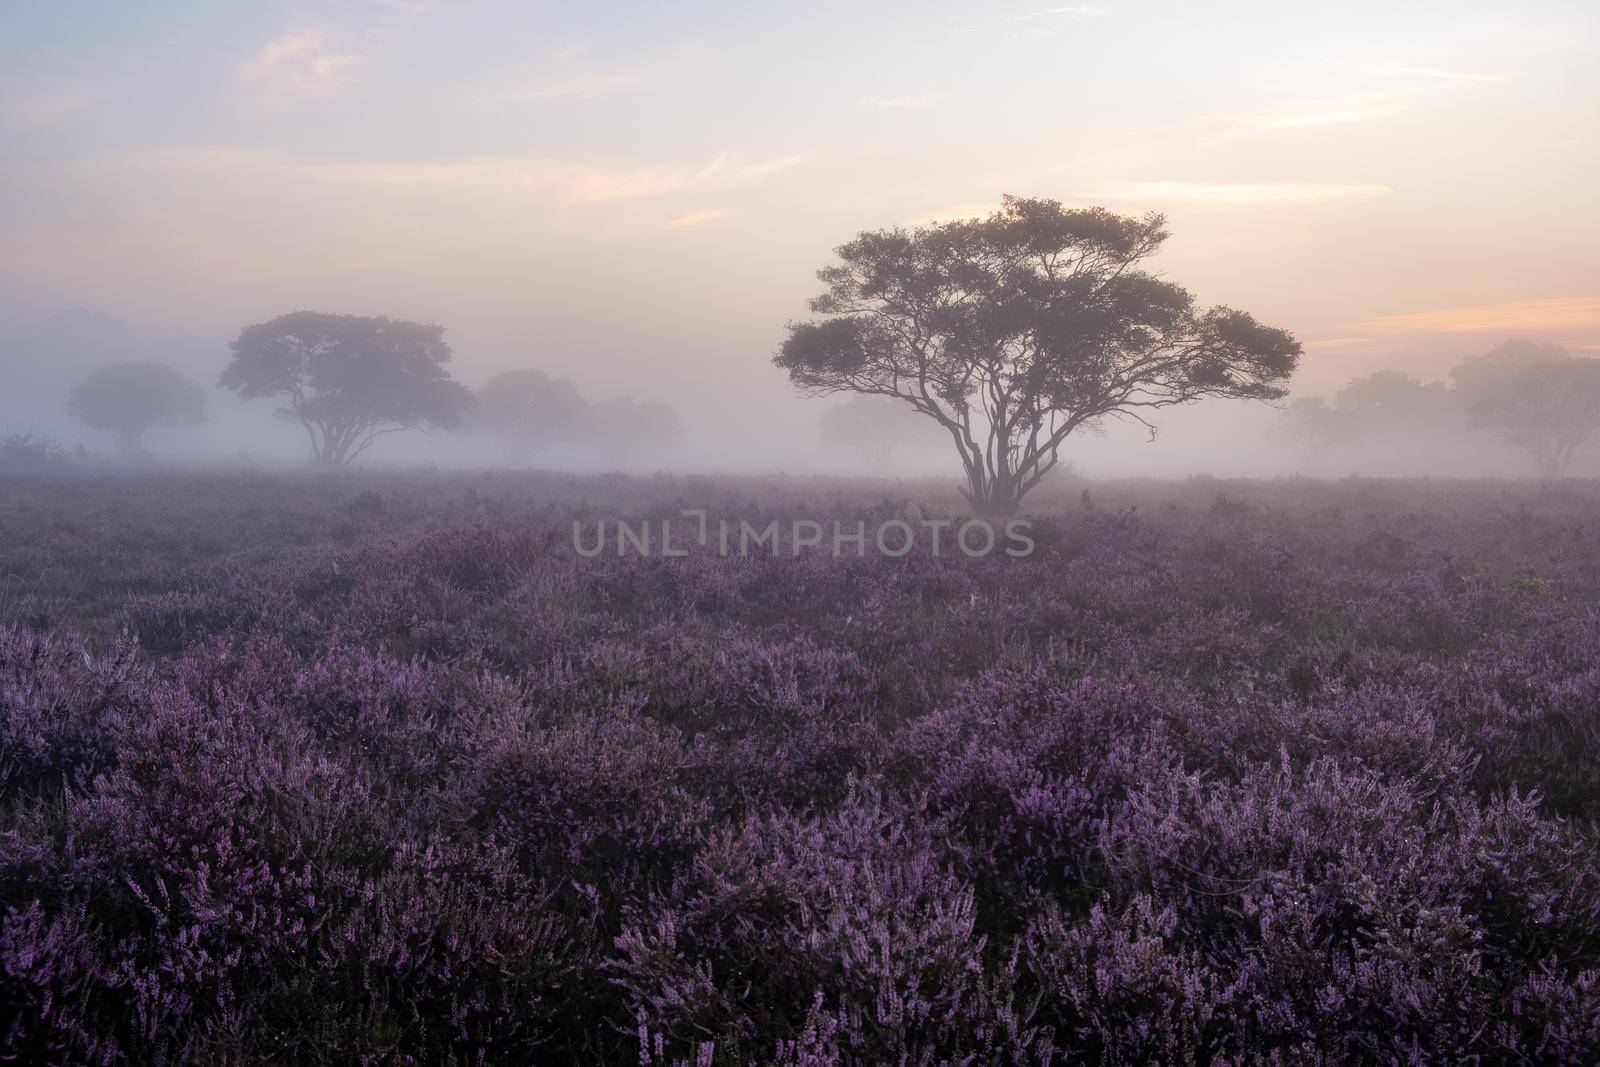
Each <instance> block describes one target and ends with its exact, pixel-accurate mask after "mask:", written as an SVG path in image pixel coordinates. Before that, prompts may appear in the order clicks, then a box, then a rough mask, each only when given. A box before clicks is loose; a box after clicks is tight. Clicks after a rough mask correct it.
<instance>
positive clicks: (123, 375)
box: [67, 363, 206, 456]
mask: <svg viewBox="0 0 1600 1067" xmlns="http://www.w3.org/2000/svg"><path fill="white" fill-rule="evenodd" d="M205 401H206V396H205V391H204V390H203V389H201V388H200V386H198V385H196V384H195V383H194V382H191V381H189V380H188V379H187V378H185V377H184V376H183V375H181V374H179V373H178V372H177V371H175V370H173V369H172V368H171V367H168V366H166V365H165V364H162V363H114V364H112V365H111V366H109V367H101V368H100V369H98V370H95V371H92V372H91V373H90V374H89V375H88V377H86V378H84V379H83V381H81V382H79V383H78V384H77V385H76V386H74V387H73V389H72V392H71V393H70V394H68V396H67V413H68V414H69V415H72V416H73V417H74V418H76V419H78V420H80V421H81V422H82V423H83V424H84V425H85V426H88V427H90V428H91V429H95V430H101V431H103V432H105V433H109V434H111V435H112V437H113V438H115V440H116V442H117V449H118V451H120V452H121V453H122V454H123V455H124V456H137V455H140V454H142V453H143V452H144V436H145V434H146V433H147V432H149V431H150V430H151V429H153V428H155V427H157V426H182V425H193V424H196V423H200V422H203V421H205Z"/></svg>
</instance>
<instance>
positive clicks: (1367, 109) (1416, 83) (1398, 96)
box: [1217, 64, 1505, 134]
mask: <svg viewBox="0 0 1600 1067" xmlns="http://www.w3.org/2000/svg"><path fill="white" fill-rule="evenodd" d="M1344 74H1345V77H1346V79H1347V80H1354V81H1357V82H1365V83H1367V86H1366V87H1365V88H1361V89H1357V90H1354V91H1351V92H1347V93H1341V94H1337V95H1333V96H1321V97H1295V98H1290V99H1286V100H1281V101H1277V102H1274V103H1272V104H1269V105H1268V106H1267V107H1265V108H1262V109H1260V110H1258V111H1253V112H1249V113H1246V114H1235V115H1220V116H1217V118H1218V119H1219V120H1220V121H1222V122H1223V123H1226V124H1228V125H1229V126H1232V127H1233V132H1234V133H1235V134H1238V133H1248V132H1254V131H1264V130H1292V129H1300V128H1304V127H1311V126H1330V125H1336V124H1340V123H1353V122H1367V121H1370V120H1372V119H1380V118H1387V117H1389V116H1391V115H1398V114H1400V113H1401V112H1403V111H1407V110H1410V109H1411V108H1412V107H1414V106H1416V104H1417V103H1418V102H1419V101H1420V100H1422V99H1423V98H1425V97H1429V96H1432V95H1434V94H1437V93H1441V92H1447V91H1450V90H1454V89H1460V88H1464V87H1466V86H1469V85H1481V84H1487V83H1493V82H1500V81H1504V80H1505V79H1504V78H1503V77H1501V76H1500V75H1498V74H1478V73H1466V72H1462V71H1454V70H1444V69H1442V68H1439V67H1428V66H1414V65H1405V64H1360V65H1355V66H1353V67H1347V69H1346V70H1345V71H1344Z"/></svg>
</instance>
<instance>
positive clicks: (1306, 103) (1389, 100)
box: [1224, 93, 1411, 130]
mask: <svg viewBox="0 0 1600 1067" xmlns="http://www.w3.org/2000/svg"><path fill="white" fill-rule="evenodd" d="M1410 103H1411V102H1410V100H1408V99H1406V98H1404V97H1401V96H1397V95H1395V94H1394V93H1350V94H1348V95H1346V96H1342V97H1338V98H1336V99H1332V100H1286V101H1282V102H1280V103H1277V104H1273V105H1272V106H1271V107H1269V108H1267V109H1265V110H1263V111H1258V112H1255V113H1253V114H1249V115H1227V116H1224V119H1225V121H1227V122H1230V123H1233V124H1234V125H1236V126H1237V127H1239V128H1240V129H1247V130H1292V129H1298V128H1300V127H1303V126H1331V125H1333V124H1335V123H1343V122H1366V121H1367V120H1368V119H1378V118H1384V117H1386V116H1389V115H1398V114H1399V113H1400V112H1402V111H1404V110H1405V109H1406V108H1407V107H1409V106H1410Z"/></svg>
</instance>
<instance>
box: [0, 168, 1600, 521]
mask: <svg viewBox="0 0 1600 1067" xmlns="http://www.w3.org/2000/svg"><path fill="white" fill-rule="evenodd" d="M1167 236H1168V231H1167V228H1166V223H1165V220H1164V218H1163V217H1162V216H1160V215H1158V214H1153V213H1152V214H1148V215H1144V216H1141V217H1132V216H1124V215H1118V214H1115V213H1112V212H1110V211H1106V210H1104V209H1101V208H1087V209H1069V208H1065V207H1063V206H1062V205H1061V204H1059V203H1057V202H1055V201H1052V200H1043V199H1022V198H1016V197H1006V198H1005V199H1004V201H1003V202H1002V205H1001V208H1000V209H999V210H998V211H996V212H994V213H992V214H991V215H989V216H988V217H987V218H984V219H965V220H958V221H953V222H945V223H940V224H936V225H931V226H926V227H922V228H918V229H914V230H909V231H908V230H905V229H900V228H894V229H888V230H878V231H872V232H866V233H861V234H859V235H857V236H856V237H855V238H854V239H853V240H851V241H849V242H847V243H845V244H843V245H841V246H839V247H838V248H837V249H836V250H835V253H836V256H837V261H836V262H835V263H833V264H831V265H829V266H826V267H824V268H822V269H821V270H819V271H818V272H817V275H818V278H819V279H820V280H821V281H822V282H823V285H824V291H823V292H822V293H821V295H819V296H817V297H816V298H815V299H813V300H812V301H811V302H810V305H809V306H810V308H811V310H812V311H813V312H814V313H816V315H817V316H818V317H817V318H816V319H815V320H812V321H807V322H798V323H790V324H788V327H787V332H788V336H787V337H786V338H785V340H784V341H783V343H782V344H781V346H780V347H779V349H778V351H777V353H776V354H775V355H774V356H773V359H772V362H773V363H774V364H775V365H776V366H777V368H779V369H780V370H783V371H784V372H786V373H787V375H788V377H789V379H790V380H791V382H792V383H793V384H794V386H795V387H796V388H797V389H798V391H799V392H800V393H801V394H802V395H805V396H812V397H821V396H831V395H833V394H842V395H845V396H847V397H850V398H852V399H850V400H848V401H847V402H846V403H844V404H841V405H838V406H835V407H832V408H830V409H828V410H827V411H825V412H824V413H823V414H822V416H821V418H820V420H819V428H820V431H821V439H822V441H823V442H824V443H825V444H828V445H833V446H840V447H844V448H849V449H852V450H854V451H856V452H857V453H858V454H859V455H860V456H861V458H862V459H863V460H864V461H865V463H866V465H867V466H868V467H869V468H870V469H872V470H874V471H875V472H878V473H884V472H886V471H888V470H889V469H890V468H891V467H892V464H893V460H894V457H895V454H896V452H897V451H904V450H906V449H928V448H934V447H937V448H941V449H945V450H948V449H950V448H952V447H953V448H954V450H955V452H956V455H957V457H958V459H959V462H960V469H961V472H962V475H963V484H962V492H963V494H964V496H965V498H966V500H967V502H968V504H969V506H970V507H971V508H972V510H973V511H975V512H979V513H984V514H990V515H1007V514H1010V513H1013V512H1015V511H1017V510H1018V509H1019V508H1020V507H1021V505H1022V502H1023V499H1024V498H1025V497H1026V496H1027V494H1028V493H1029V492H1030V491H1032V490H1033V489H1034V488H1035V487H1037V486H1038V485H1039V484H1040V483H1041V482H1042V481H1043V480H1044V479H1045V478H1046V477H1048V476H1049V475H1050V474H1051V472H1052V471H1059V470H1063V469H1065V468H1064V467H1063V466H1062V450H1063V447H1064V446H1065V445H1066V444H1067V442H1068V440H1069V439H1070V438H1071V437H1072V435H1074V434H1081V433H1083V432H1093V431H1097V430H1099V429H1101V428H1103V427H1104V426H1106V425H1108V424H1110V423H1113V422H1119V421H1120V422H1127V423H1132V424H1134V425H1136V426H1139V427H1143V428H1145V429H1148V430H1149V432H1150V433H1151V435H1152V436H1153V435H1154V433H1155V430H1156V425H1155V422H1154V418H1155V415H1156V413H1157V412H1158V411H1159V410H1160V409H1163V408H1166V407H1171V406H1175V405H1181V404H1188V403H1191V402H1194V401H1197V400H1201V399H1207V398H1220V399H1235V400H1257V401H1268V402H1272V401H1278V400H1281V399H1282V398H1283V397H1285V396H1286V395H1287V392H1288V390H1287V389H1286V383H1287V381H1288V380H1289V378H1290V377H1291V376H1292V374H1293V373H1294V371H1295V370H1296V369H1297V367H1298V365H1299V361H1300V357H1301V352H1302V349H1301V344H1300V342H1299V341H1298V340H1296V339H1295V337H1294V335H1293V334H1292V333H1290V332H1289V331H1287V330H1282V329H1278V328H1275V327H1271V326H1267V325H1264V324H1262V323H1260V322H1258V321H1257V320H1256V319H1254V318H1253V317H1252V316H1251V315H1249V314H1248V313H1247V312H1243V311H1239V310H1237V309H1234V308H1231V307H1226V306H1218V307H1212V308H1209V309H1207V308H1203V307H1201V306H1199V305H1198V304H1197V303H1196V302H1195V300H1194V298H1193V297H1192V296H1191V295H1190V294H1189V293H1188V291H1187V290H1185V289H1183V288H1182V287H1180V286H1178V285H1176V284H1174V283H1172V282H1170V281H1168V280H1166V279H1165V278H1162V277H1158V276H1157V275H1156V274H1154V273H1151V272H1150V271H1149V270H1147V269H1145V264H1146V261H1147V260H1148V259H1149V258H1150V257H1151V256H1153V255H1154V254H1155V253H1156V252H1157V251H1158V250H1159V249H1160V248H1161V246H1162V245H1163V243H1164V242H1165V241H1166V239H1167ZM444 333H445V331H444V328H443V327H442V326H439V325H435V324H428V323H418V322H408V321H404V320H400V319H396V318H389V317H364V316H355V315H337V314H328V313H323V312H314V311H298V312H293V313H290V314H287V315H282V316H279V317H278V318H275V319H272V320H270V321H267V322H262V323H256V324H253V325H249V326H246V327H245V328H244V329H243V330H242V331H241V332H240V333H239V336H238V338H237V339H236V340H234V341H233V342H232V344H231V346H230V350H231V352H230V356H231V358H230V360H229V362H228V364H227V366H226V368H225V369H224V370H223V372H222V375H221V377H220V379H219V382H218V384H219V385H220V386H221V387H223V388H226V389H229V390H231V391H233V392H234V393H236V394H237V395H238V396H240V397H241V398H244V399H246V400H264V401H273V402H276V403H277V404H278V408H277V411H278V414H279V415H281V416H282V417H283V418H284V419H285V420H287V421H288V422H290V423H292V424H293V425H295V426H298V427H299V429H300V431H301V432H302V433H303V434H304V437H305V441H306V445H307V449H308V452H309V455H310V458H311V462H312V463H313V465H315V466H318V467H324V468H339V467H343V466H346V465H348V464H350V463H352V462H353V461H355V460H356V459H358V458H360V457H361V456H363V455H365V454H366V453H367V451H368V450H369V449H370V448H371V447H372V446H373V445H374V444H375V443H376V442H377V441H378V440H379V439H380V438H382V437H385V436H387V435H390V434H396V433H400V432H404V431H414V430H415V431H434V430H445V431H452V432H456V433H462V434H467V435H473V436H477V437H480V438H482V439H484V440H487V441H491V442H493V444H494V445H495V446H496V447H497V448H498V449H499V451H500V453H501V455H502V457H503V458H504V460H505V462H506V463H507V464H509V465H511V466H527V465H529V464H530V463H533V462H535V461H538V460H540V459H541V458H544V457H548V456H549V455H550V454H551V452H552V451H554V450H562V449H574V448H576V449H586V450H593V451H595V452H598V453H599V454H601V455H603V456H605V457H606V459H607V460H608V461H610V462H613V463H621V462H622V461H624V460H626V459H627V458H629V457H631V456H634V455H638V454H641V453H643V452H645V451H646V450H648V449H651V448H659V447H661V446H664V445H669V444H672V443H674V442H676V441H679V440H681V439H682V437H683V428H682V425H681V420H680V418H679V415H678V413H677V411H676V410H675V409H673V408H672V407H670V406H668V405H666V404H664V403H661V402H660V401H656V400H645V401H638V400H632V399H627V398H623V399H614V400H610V401H605V402H595V401H592V400H590V399H588V398H586V397H584V396H583V395H582V393H581V392H580V391H579V389H578V387H577V386H576V385H574V384H573V383H572V382H570V381H568V380H566V379H563V378H556V377H552V376H551V375H549V374H548V373H546V372H545V371H543V370H541V369H539V368H537V367H523V368H520V369H515V370H508V371H505V372H502V373H499V374H496V375H494V376H493V377H492V378H490V379H488V380H487V381H485V382H484V383H483V384H482V385H481V386H479V387H478V388H477V389H476V390H470V389H468V388H467V387H466V386H465V385H464V384H462V383H461V382H459V381H457V380H456V379H455V378H453V377H452V375H451V373H450V370H449V367H448V364H449V363H450V360H451V358H452V351H451V348H450V346H449V345H448V344H447V343H446V342H445V340H444ZM1451 378H1452V381H1451V383H1450V384H1448V385H1446V384H1444V383H1431V384H1424V383H1422V382H1420V381H1417V380H1416V379H1414V378H1411V377H1409V376H1407V375H1405V374H1403V373H1401V372H1398V371H1382V372H1379V373H1377V374H1373V375H1370V376H1368V377H1366V378H1361V379H1357V380H1355V381H1353V382H1351V383H1350V385H1349V386H1348V387H1346V388H1345V389H1344V390H1342V391H1341V392H1339V393H1338V394H1337V395H1336V396H1335V397H1333V398H1332V399H1331V400H1330V399H1326V398H1321V397H1308V398H1302V399H1299V400H1295V401H1293V402H1292V403H1290V404H1289V405H1288V406H1287V408H1286V409H1285V414H1284V416H1283V419H1282V422H1281V425H1280V427H1279V429H1278V431H1277V432H1278V436H1279V438H1280V440H1281V441H1282V442H1286V443H1288V444H1290V445H1292V447H1293V449H1294V450H1295V452H1296V453H1297V462H1298V465H1299V469H1300V470H1301V471H1302V472H1304V473H1312V474H1318V473H1321V474H1331V473H1348V472H1349V469H1350V467H1349V464H1350V462H1351V461H1352V460H1356V459H1359V458H1362V457H1366V458H1372V457H1382V459H1383V461H1384V463H1383V465H1384V469H1386V470H1388V471H1391V472H1394V473H1425V472H1428V471H1429V470H1430V469H1438V466H1439V465H1437V464H1436V465H1434V466H1432V467H1430V463H1431V462H1432V460H1433V458H1435V457H1434V455H1433V454H1434V453H1438V454H1439V455H1455V456H1456V458H1457V459H1459V456H1460V455H1461V454H1464V453H1465V452H1467V451H1469V450H1470V449H1473V448H1478V449H1481V448H1482V447H1483V446H1484V444H1485V443H1489V444H1490V445H1492V447H1494V448H1504V449H1514V450H1518V451H1521V452H1523V453H1526V454H1527V456H1528V457H1529V460H1528V464H1529V465H1528V469H1529V471H1530V472H1533V473H1537V474H1539V475H1541V476H1543V477H1559V476H1563V475H1565V474H1567V473H1568V472H1569V471H1570V470H1571V468H1572V465H1573V462H1574V460H1575V459H1576V458H1577V457H1578V456H1579V455H1580V454H1581V452H1582V450H1583V449H1584V448H1585V447H1586V446H1587V445H1588V444H1589V443H1590V442H1591V441H1592V439H1593V438H1594V437H1595V435H1596V431H1597V430H1600V361H1596V360H1591V359H1578V358H1574V357H1572V356H1571V355H1570V354H1569V353H1567V352H1565V351H1564V350H1562V349H1560V348H1557V347H1555V346H1552V345H1541V344H1535V343H1533V342H1530V341H1508V342H1506V343H1504V344H1502V345H1500V346H1499V347H1498V348H1496V349H1494V350H1493V351H1491V352H1489V353H1486V354H1484V355H1482V356H1480V357H1476V358H1473V359H1469V360H1467V361H1465V362H1463V363H1462V364H1461V365H1460V366H1459V367H1457V368H1456V369H1455V370H1454V371H1453V372H1452V374H1451ZM68 410H69V412H70V413H71V414H72V415H74V416H75V417H77V418H78V419H79V420H81V421H82V422H83V423H84V424H85V425H87V426H89V427H91V428H93V429H95V430H99V431H103V432H105V433H107V434H109V435H110V436H111V437H112V439H113V440H114V441H115V442H116V445H117V449H118V452H119V453H120V454H121V455H122V456H123V457H125V458H131V459H138V458H140V457H142V456H143V455H144V454H145V439H146V436H147V434H148V433H149V432H150V431H152V430H154V429H157V428H159V427H163V426H177V425H184V424H193V423H196V422H199V421H201V420H202V419H203V418H204V391H203V390H202V389H201V388H200V386H198V385H196V384H195V383H193V382H190V381H187V380H185V379H184V378H183V377H182V376H181V375H179V374H178V373H177V372H176V371H174V370H172V369H171V368H169V367H166V366H162V365H160V364H158V363H151V362H129V363H122V364H116V365H112V366H106V367H102V368H100V369H98V370H96V371H94V372H93V373H91V374H89V375H88V376H87V377H86V378H85V379H83V380H82V381H81V382H80V383H79V384H78V385H77V386H76V387H75V388H74V389H73V390H72V393H71V396H70V398H69V400H68ZM8 456H10V457H13V458H14V459H15V462H12V463H10V464H8V465H10V466H13V467H17V466H29V465H31V466H34V467H38V466H48V465H49V464H51V463H59V462H64V456H65V453H64V452H62V451H61V450H60V449H59V448H58V447H57V446H55V444H54V443H53V442H51V441H49V440H48V439H45V438H40V437H36V436H32V435H23V436H20V437H17V436H15V435H14V437H13V438H12V439H8V441H7V442H6V443H5V444H4V446H0V461H3V460H5V459H6V458H7V457H8ZM1397 457H1401V458H1402V460H1403V462H1401V463H1400V464H1399V465H1398V466H1397V465H1396V458H1397ZM1457 469H1459V467H1458V468H1457Z"/></svg>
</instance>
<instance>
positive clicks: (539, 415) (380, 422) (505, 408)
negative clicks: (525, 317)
mask: <svg viewBox="0 0 1600 1067" xmlns="http://www.w3.org/2000/svg"><path fill="white" fill-rule="evenodd" d="M230 350H231V353H232V358H231V360H230V361H229V363H228V365H227V367H226V369H224V370H223V372H222V375H221V377H220V379H219V380H218V385H219V386H220V387H222V388H225V389H229V390H232V391H233V392H235V393H237V394H238V395H239V396H240V397H242V398H244V399H246V400H258V399H264V400H275V401H277V402H278V403H279V405H280V406H279V408H278V414H279V415H280V416H281V417H282V418H284V419H285V420H287V421H288V422H291V423H293V424H295V425H296V426H298V427H299V428H300V429H301V431H302V432H303V433H304V434H305V437H306V442H307V445H308V449H309V456H310V461H311V463H312V465H313V466H317V467H325V468H337V467H343V466H346V465H348V464H350V463H352V462H354V461H355V460H356V459H357V458H359V457H360V456H361V455H362V454H363V453H365V452H366V451H367V450H368V449H369V448H370V447H371V446H372V445H373V444H374V443H375V442H376V441H377V440H378V439H380V438H382V437H384V436H386V435H388V434H393V433H398V432H401V431H406V430H421V431H431V430H450V431H455V432H458V433H462V434H468V435H480V436H484V437H486V438H489V439H491V440H493V441H494V442H495V443H496V444H497V445H498V446H499V447H500V449H501V451H502V452H503V453H504V455H505V457H506V459H507V461H508V462H510V463H512V464H513V465H518V466H522V465H526V464H527V463H529V462H530V461H532V460H533V459H534V457H535V456H536V455H537V454H538V453H539V452H540V451H542V450H543V449H545V448H547V447H549V446H552V445H581V446H589V447H595V448H598V449H600V450H602V451H603V452H604V453H605V454H606V455H607V456H608V457H609V458H612V459H614V460H621V459H624V458H626V457H628V456H630V455H632V454H633V453H634V452H636V451H637V450H639V449H641V448H645V447H648V446H650V445H652V444H664V443H670V442H672V441H674V440H677V439H678V438H679V437H681V435H682V431H681V428H680V426H679V419H678V413H677V411H676V410H675V409H673V408H671V407H670V406H668V405H666V404H662V403H659V402H650V401H646V402H639V401H635V400H632V399H630V398H626V397H621V398H616V399H613V400H610V401H606V402H603V403H598V404H595V403H590V402H589V401H588V400H586V399H585V398H584V397H583V396H582V395H581V394H580V393H579V392H578V390H577V389H576V387H574V386H573V385H572V384H571V383H570V382H568V381H566V380H564V379H551V378H550V377H549V376H548V375H546V374H545V373H544V372H543V371H541V370H538V369H535V368H526V369H522V370H514V371H507V372H504V373H501V374H497V375H495V376H494V377H492V378H490V379H489V380H488V381H487V382H485V383H484V384H483V385H482V386H481V387H479V388H478V390H477V391H476V392H473V391H470V390H468V389H467V388H466V387H465V386H464V385H462V384H461V383H460V382H457V381H456V380H455V379H454V378H452V377H451V375H450V372H449V370H448V369H447V368H446V366H445V365H446V364H447V363H448V362H449V361H450V359H451V356H452V352H451V349H450V346H449V345H448V344H446V343H445V341H444V328H443V327H441V326H437V325H432V324H426V323H418V322H406V321H403V320H400V319H394V318H389V317H386V316H379V317H368V316H357V315H334V314H327V313H323V312H315V311H297V312H293V313H290V314H287V315H281V316H279V317H278V318H275V319H272V320H270V321H268V322H264V323H257V324H254V325H250V326H246V327H245V328H244V329H243V330H242V331H241V332H240V334H239V337H238V339H237V340H236V341H234V342H233V343H232V344H231V345H230ZM205 399H206V394H205V390H204V389H203V388H202V387H201V386H200V385H199V384H197V383H195V382H193V381H190V380H189V379H187V378H185V377H184V376H183V375H181V374H180V373H179V372H178V371H176V370H174V369H173V368H171V367H168V366H165V365H163V364H160V363H154V362H126V363H116V364H111V365H108V366H103V367H100V368H98V369H97V370H95V371H93V372H91V373H90V374H88V375H87V376H86V377H84V378H83V379H82V380H81V381H80V382H79V383H78V384H77V385H75V386H74V387H73V389H72V391H71V393H70V394H69V395H68V398H67V404H66V408H67V412H68V413H69V414H70V415H72V416H73V417H75V418H77V419H78V420H79V421H80V422H82V423H83V424H84V425H85V426H88V427H89V428H91V429H94V430H99V431H103V432H105V433H107V434H109V435H110V436H111V437H112V439H113V440H114V442H115V444H116V450H117V453H118V455H119V456H120V457H121V458H123V459H125V460H140V459H143V458H146V457H147V451H146V448H145V439H146V437H147V436H148V434H149V433H150V432H151V431H152V430H156V429H158V428H161V427H167V426H178V425H194V424H198V423H200V422H203V421H204V419H205ZM68 458H69V454H68V453H67V452H66V451H65V450H64V449H62V448H61V447H60V445H59V444H57V443H56V442H54V441H53V440H51V439H50V438H48V437H45V436H43V435H39V434H35V433H32V432H28V433H22V434H11V435H9V436H7V437H6V438H4V439H3V440H0V462H5V461H8V460H9V461H10V462H8V463H6V465H7V466H9V467H24V468H30V469H37V468H41V467H48V466H50V465H51V464H56V463H62V462H65V461H66V460H67V459H68Z"/></svg>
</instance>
